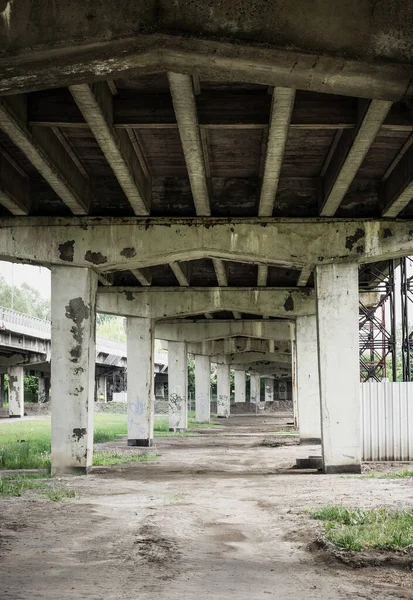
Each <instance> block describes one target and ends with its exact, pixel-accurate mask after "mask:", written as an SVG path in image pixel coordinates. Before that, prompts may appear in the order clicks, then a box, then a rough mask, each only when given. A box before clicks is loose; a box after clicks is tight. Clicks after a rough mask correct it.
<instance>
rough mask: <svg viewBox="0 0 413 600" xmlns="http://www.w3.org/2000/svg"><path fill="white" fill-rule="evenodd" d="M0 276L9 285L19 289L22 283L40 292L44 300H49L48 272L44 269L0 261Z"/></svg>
mask: <svg viewBox="0 0 413 600" xmlns="http://www.w3.org/2000/svg"><path fill="white" fill-rule="evenodd" d="M0 275H2V276H3V277H4V279H5V280H6V282H7V283H8V284H9V285H12V283H13V284H14V285H15V286H16V287H19V286H20V285H21V284H22V283H27V284H29V285H30V286H31V287H32V288H34V289H35V290H37V291H38V292H40V294H41V295H42V296H43V298H45V300H50V270H49V269H47V268H46V267H34V266H33V265H20V264H14V263H10V262H6V261H3V260H0Z"/></svg>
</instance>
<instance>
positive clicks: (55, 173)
mask: <svg viewBox="0 0 413 600" xmlns="http://www.w3.org/2000/svg"><path fill="white" fill-rule="evenodd" d="M0 128H1V129H2V130H3V131H4V132H5V133H6V134H7V135H8V136H9V138H10V139H11V141H12V142H13V143H14V144H15V145H16V146H17V147H18V148H19V149H20V150H21V151H22V152H23V154H24V155H25V156H26V157H27V158H28V160H29V161H30V162H31V163H32V165H33V166H34V167H35V168H36V169H37V171H38V172H39V173H40V175H41V176H42V177H44V179H45V180H46V181H47V183H48V184H49V185H50V186H51V187H52V188H53V190H54V191H55V192H56V194H57V195H58V196H59V197H60V198H61V200H62V201H63V202H64V203H65V204H66V206H68V208H70V210H71V211H72V213H73V214H75V215H86V214H87V213H88V210H89V203H90V190H89V181H88V179H87V178H85V177H84V175H83V174H82V173H81V172H80V171H79V169H78V167H77V166H76V164H75V163H74V162H73V160H72V158H71V156H70V155H69V154H68V152H67V150H66V149H65V147H64V146H63V145H62V144H61V143H60V142H59V140H58V138H57V137H56V136H55V134H54V133H53V131H51V130H48V129H45V128H42V127H33V128H32V129H31V130H29V128H28V126H27V98H26V97H25V96H18V97H11V98H1V99H0ZM21 201H22V198H21V197H20V200H19V203H21ZM24 207H26V208H24ZM27 209H28V206H27V201H23V212H24V211H27Z"/></svg>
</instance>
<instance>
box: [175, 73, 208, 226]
mask: <svg viewBox="0 0 413 600" xmlns="http://www.w3.org/2000/svg"><path fill="white" fill-rule="evenodd" d="M168 80H169V87H170V89H171V95H172V101H173V104H174V108H175V115H176V120H177V123H178V128H179V136H180V138H181V143H182V149H183V151H184V155H185V162H186V168H187V170H188V176H189V181H190V184H191V190H192V196H193V199H194V204H195V210H196V214H197V215H198V216H209V215H210V214H211V206H210V199H209V192H208V185H207V175H206V170H205V157H204V153H203V150H202V141H201V135H200V132H199V124H198V115H197V111H196V100H195V92H194V86H193V82H192V78H191V77H190V76H189V75H183V74H181V73H172V72H170V73H168Z"/></svg>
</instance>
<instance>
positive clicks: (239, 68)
mask: <svg viewBox="0 0 413 600" xmlns="http://www.w3.org/2000/svg"><path fill="white" fill-rule="evenodd" d="M231 9H232V11H231V18H230V19H229V18H228V10H229V9H228V5H227V3H226V2H221V1H219V0H214V1H213V2H210V3H208V4H202V3H200V2H196V3H193V4H192V5H191V6H190V7H186V8H185V10H179V11H178V9H177V7H176V6H175V4H174V3H164V4H163V5H162V11H161V12H162V14H161V15H160V13H159V12H158V11H157V10H156V3H155V0H150V2H149V3H148V2H147V1H146V0H140V1H135V0H125V1H124V2H122V6H119V5H116V4H115V3H112V2H107V3H105V6H104V7H103V8H102V9H101V10H99V11H96V12H95V13H94V14H93V17H94V18H93V19H90V18H89V19H88V16H90V12H89V10H90V7H88V5H87V4H77V5H76V7H75V8H73V7H72V6H70V7H66V8H65V10H61V11H54V12H53V11H50V10H49V4H48V3H47V1H46V0H40V1H39V2H37V3H36V5H33V4H32V3H30V2H29V0H22V1H21V2H20V4H19V10H18V11H16V10H11V11H10V19H9V20H8V21H7V25H6V23H4V25H3V28H4V30H5V33H4V35H3V36H2V37H1V43H0V50H1V56H2V59H1V61H0V81H1V88H0V91H1V92H8V93H11V92H13V91H14V92H16V91H17V90H19V91H22V90H32V89H45V88H47V87H59V86H60V87H61V86H65V85H69V84H73V83H80V82H85V81H91V80H98V79H105V78H106V79H115V78H118V77H128V76H130V74H131V72H132V73H133V74H134V75H137V74H138V75H139V74H144V73H148V72H149V73H150V72H152V73H154V72H162V71H166V70H170V71H174V72H180V73H187V74H189V75H194V74H195V75H197V76H198V77H200V78H201V79H206V80H208V78H209V77H211V76H213V77H216V78H217V77H218V78H219V79H230V80H231V81H246V82H251V83H261V84H264V85H273V86H286V87H294V88H297V89H303V90H313V91H320V92H326V93H336V94H347V95H352V96H356V97H367V98H379V99H391V100H396V99H400V98H402V97H403V96H404V95H405V94H406V90H408V89H409V83H410V79H411V66H410V62H411V25H410V24H411V22H412V7H411V6H410V3H406V2H403V3H401V4H400V3H398V4H397V10H396V9H395V6H394V3H390V4H388V3H387V4H383V5H380V6H378V7H376V8H375V10H374V11H370V10H366V4H365V3H364V2H356V1H353V2H352V3H351V10H349V6H348V5H347V4H341V5H340V4H337V5H336V6H335V10H334V11H333V12H332V11H331V5H330V4H329V2H328V0H320V1H319V2H318V3H317V5H315V6H314V7H312V11H311V13H309V12H308V3H307V2H306V1H305V0H299V1H298V2H296V3H294V5H288V6H287V5H285V4H284V3H283V2H282V0H277V1H276V2H272V3H268V2H267V1H266V0H257V1H256V2H254V3H253V4H250V3H249V4H248V5H247V4H246V3H242V5H240V6H239V7H238V9H237V7H234V6H233V5H231ZM47 11H48V12H47ZM45 14H48V16H49V20H48V27H47V28H45V27H44V15H45ZM137 31H142V32H143V33H142V34H141V35H136V32H137ZM160 31H161V32H163V31H169V32H170V33H171V34H170V35H164V34H163V33H159V32H160ZM149 32H150V33H149ZM6 33H7V34H6ZM222 39H224V40H225V41H224V42H223V41H220V40H222ZM62 40H64V42H62ZM231 40H233V41H234V42H235V43H231ZM34 49H35V50H34ZM212 57H213V59H212Z"/></svg>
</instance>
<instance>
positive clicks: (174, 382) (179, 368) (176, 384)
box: [168, 342, 188, 431]
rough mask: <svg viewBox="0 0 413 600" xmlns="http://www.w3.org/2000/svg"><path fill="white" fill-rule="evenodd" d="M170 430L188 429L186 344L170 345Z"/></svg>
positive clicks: (176, 343)
mask: <svg viewBox="0 0 413 600" xmlns="http://www.w3.org/2000/svg"><path fill="white" fill-rule="evenodd" d="M168 394H169V430H170V431H185V429H187V427H188V355H187V351H186V343H185V342H169V343H168Z"/></svg>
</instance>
